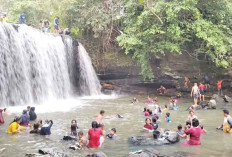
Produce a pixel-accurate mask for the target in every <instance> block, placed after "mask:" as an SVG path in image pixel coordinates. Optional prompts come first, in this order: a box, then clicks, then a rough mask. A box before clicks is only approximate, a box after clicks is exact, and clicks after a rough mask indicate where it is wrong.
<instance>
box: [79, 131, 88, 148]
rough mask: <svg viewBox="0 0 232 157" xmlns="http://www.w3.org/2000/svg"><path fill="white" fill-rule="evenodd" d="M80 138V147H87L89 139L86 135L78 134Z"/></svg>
mask: <svg viewBox="0 0 232 157" xmlns="http://www.w3.org/2000/svg"><path fill="white" fill-rule="evenodd" d="M78 137H79V145H80V146H81V147H85V146H87V143H88V141H87V139H86V138H85V136H84V133H83V132H82V131H79V132H78Z"/></svg>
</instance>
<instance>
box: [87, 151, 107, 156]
mask: <svg viewBox="0 0 232 157" xmlns="http://www.w3.org/2000/svg"><path fill="white" fill-rule="evenodd" d="M86 157H107V156H106V155H105V153H103V152H96V153H93V154H89V155H87V156H86Z"/></svg>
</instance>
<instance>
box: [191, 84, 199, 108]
mask: <svg viewBox="0 0 232 157" xmlns="http://www.w3.org/2000/svg"><path fill="white" fill-rule="evenodd" d="M199 96H200V91H199V88H198V86H197V83H194V86H193V87H192V91H191V97H193V101H194V106H195V107H197V106H198V104H197V103H198V98H199Z"/></svg>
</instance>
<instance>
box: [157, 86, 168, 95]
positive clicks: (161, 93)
mask: <svg viewBox="0 0 232 157" xmlns="http://www.w3.org/2000/svg"><path fill="white" fill-rule="evenodd" d="M157 90H158V91H159V94H160V95H163V94H164V93H166V88H165V87H164V86H163V85H161V86H160V88H158V89H157Z"/></svg>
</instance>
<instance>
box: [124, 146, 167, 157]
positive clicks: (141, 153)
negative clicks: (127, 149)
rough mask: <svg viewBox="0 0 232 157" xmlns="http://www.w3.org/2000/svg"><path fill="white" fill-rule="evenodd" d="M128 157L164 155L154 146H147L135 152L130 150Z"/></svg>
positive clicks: (160, 156) (156, 156)
mask: <svg viewBox="0 0 232 157" xmlns="http://www.w3.org/2000/svg"><path fill="white" fill-rule="evenodd" d="M128 157H165V156H164V155H161V154H160V153H159V152H158V151H157V150H155V149H154V148H147V149H144V150H139V151H136V152H131V153H130V155H129V156H128Z"/></svg>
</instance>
